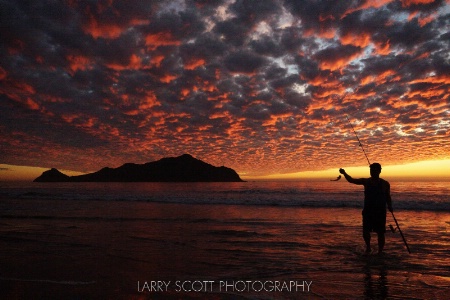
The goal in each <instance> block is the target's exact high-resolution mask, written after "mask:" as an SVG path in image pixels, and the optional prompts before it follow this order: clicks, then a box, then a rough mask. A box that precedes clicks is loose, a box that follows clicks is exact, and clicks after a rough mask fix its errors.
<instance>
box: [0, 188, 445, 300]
mask: <svg viewBox="0 0 450 300" xmlns="http://www.w3.org/2000/svg"><path fill="white" fill-rule="evenodd" d="M246 184H247V183H241V184H239V185H235V186H232V187H230V186H229V187H228V188H227V187H226V185H225V184H196V185H194V186H192V185H189V186H187V185H185V184H172V185H170V184H152V185H149V184H143V183H142V184H120V185H117V184H116V185H114V184H101V185H99V184H97V185H94V184H91V185H88V184H85V185H77V184H65V185H63V184H60V185H55V184H54V185H52V184H40V185H32V184H28V185H22V186H19V185H4V186H3V187H2V191H1V194H0V196H1V197H0V200H1V201H0V207H1V214H0V251H1V253H0V261H1V266H2V268H1V270H0V296H1V298H2V299H211V298H215V299H236V298H241V299H364V298H365V299H386V298H388V299H447V298H448V297H447V296H448V295H447V294H446V293H447V291H448V288H449V287H450V270H449V269H448V266H449V265H450V253H449V252H448V249H449V246H450V236H449V234H448V233H449V229H450V212H449V210H447V211H443V210H442V207H441V206H442V205H445V201H446V200H448V196H447V195H448V194H446V192H447V191H448V188H449V184H448V183H443V184H437V185H434V186H435V189H434V190H433V194H432V195H429V194H425V192H424V191H421V190H420V189H418V188H416V189H409V190H410V193H411V194H412V193H416V195H415V198H414V199H412V200H411V201H413V200H414V201H415V202H417V203H419V204H417V206H416V208H414V207H410V206H407V205H406V204H405V205H403V206H402V205H400V204H399V205H398V206H400V207H403V209H399V210H395V207H396V202H395V197H394V212H395V216H396V218H397V220H398V222H399V224H400V226H401V229H402V231H403V233H404V235H405V238H406V240H407V242H408V244H409V247H410V249H411V252H412V253H411V254H408V252H407V250H406V248H405V245H404V244H403V241H402V239H401V237H400V235H399V233H398V232H396V233H392V232H387V233H386V247H385V254H384V255H383V256H378V255H376V254H372V255H369V256H365V255H363V251H364V247H363V246H364V243H363V240H362V236H361V209H360V208H358V207H357V205H361V202H359V204H358V202H357V199H358V198H359V199H362V198H360V197H361V193H360V191H358V189H354V190H353V189H350V190H348V186H344V185H340V186H339V188H336V186H334V187H333V188H330V189H329V191H328V194H327V195H324V193H325V192H324V190H323V185H324V184H323V183H318V184H294V183H274V184H267V183H266V184H264V183H250V184H247V185H246ZM327 184H328V183H327ZM143 186H145V187H143ZM398 186H402V185H398ZM403 186H404V187H405V189H406V188H407V186H408V184H407V183H404V184H403ZM319 187H320V188H319ZM319 190H320V193H318V192H317V191H319ZM336 190H337V191H338V192H339V193H335V192H336ZM426 190H427V192H428V193H430V192H429V191H430V188H428V189H426ZM76 191H78V193H77V192H76ZM212 192H214V195H215V197H214V199H212V198H211V197H212V196H211V193H212ZM270 192H272V194H271V193H270ZM421 193H422V194H421ZM341 194H343V195H341ZM393 194H395V193H393ZM69 195H71V196H70V197H71V198H70V199H68V198H69ZM163 195H166V196H165V198H162V197H163ZM237 195H239V196H237ZM267 195H269V196H267ZM301 195H308V197H303V198H302V197H301ZM346 195H347V196H346ZM155 197H156V198H158V199H159V200H160V201H155V200H154V198H155ZM208 197H209V198H211V199H210V202H211V203H212V204H208V203H204V202H203V201H204V198H205V199H207V198H208ZM251 197H253V202H252V201H250V200H249V201H247V202H246V199H247V200H248V198H251ZM265 197H268V198H270V199H272V200H271V201H274V200H277V199H289V198H290V197H292V198H295V197H297V198H299V200H298V202H299V205H297V206H295V205H292V203H290V202H289V205H277V203H278V204H280V202H281V200H280V201H277V203H275V202H274V203H272V204H270V203H266V202H265V201H266V198H265ZM341 197H342V198H343V199H341ZM346 197H347V198H348V200H345V199H344V198H346ZM353 197H354V199H353ZM408 197H412V196H411V195H409V196H408ZM255 198H256V199H258V201H256V200H254V199H255ZM329 198H330V199H336V200H335V202H332V201H331V200H330V201H329V200H327V199H329ZM397 198H399V197H397ZM227 199H228V201H229V202H230V203H231V204H226V203H222V202H224V201H225V200H227ZM321 199H325V200H322V201H321ZM430 199H431V200H430ZM267 201H269V200H267ZM401 201H406V200H402V199H399V202H401ZM426 201H429V202H428V203H425V204H427V205H424V204H423V202H426ZM430 201H431V202H430ZM214 202H216V203H214ZM442 202H443V203H444V204H442ZM319 203H321V204H320V205H319ZM324 203H325V204H327V205H324ZM408 203H409V202H408ZM447 203H448V202H447ZM334 204H335V205H334ZM408 205H409V204H408ZM433 205H434V206H433ZM422 207H428V208H431V209H423V208H422ZM444 207H445V206H444ZM433 208H434V209H433ZM387 223H388V224H392V225H394V226H395V223H394V221H393V219H392V217H391V216H389V215H388V218H387ZM372 241H373V248H374V250H375V249H376V235H373V236H372Z"/></svg>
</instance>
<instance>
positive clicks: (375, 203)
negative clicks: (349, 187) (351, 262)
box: [339, 163, 392, 253]
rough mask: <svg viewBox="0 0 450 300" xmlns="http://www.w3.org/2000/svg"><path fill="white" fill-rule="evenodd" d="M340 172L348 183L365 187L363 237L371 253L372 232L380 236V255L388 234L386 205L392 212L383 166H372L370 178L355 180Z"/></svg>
mask: <svg viewBox="0 0 450 300" xmlns="http://www.w3.org/2000/svg"><path fill="white" fill-rule="evenodd" d="M339 172H340V173H341V174H343V175H344V177H345V179H347V181H348V182H350V183H353V184H359V185H363V186H364V209H363V212H362V216H363V237H364V241H365V242H366V253H370V252H371V249H370V232H371V231H374V232H376V233H377V234H378V253H382V252H383V248H384V242H385V239H384V233H385V232H386V205H387V207H388V209H389V211H390V212H392V199H391V192H390V185H389V182H387V181H386V180H384V179H381V178H380V173H381V165H380V164H379V163H373V164H371V165H370V178H360V179H353V178H352V177H351V176H350V175H348V174H347V173H346V172H345V170H344V169H340V170H339Z"/></svg>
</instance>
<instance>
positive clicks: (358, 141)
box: [345, 115, 370, 166]
mask: <svg viewBox="0 0 450 300" xmlns="http://www.w3.org/2000/svg"><path fill="white" fill-rule="evenodd" d="M345 117H346V118H347V121H348V123H349V124H350V126H351V127H352V130H353V133H354V134H355V136H356V139H357V140H358V143H359V146H360V147H361V149H362V151H363V153H364V156H365V157H366V159H367V162H368V163H369V166H370V161H369V157H367V154H366V151H365V150H364V147H363V145H362V144H361V141H360V140H359V137H358V135H357V134H356V131H355V128H353V125H352V122H350V119H349V118H348V116H347V115H346V116H345Z"/></svg>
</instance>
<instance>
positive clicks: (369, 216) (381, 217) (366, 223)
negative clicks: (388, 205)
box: [362, 210, 386, 233]
mask: <svg viewBox="0 0 450 300" xmlns="http://www.w3.org/2000/svg"><path fill="white" fill-rule="evenodd" d="M362 217H363V231H366V232H367V231H368V232H371V231H373V232H376V233H385V232H386V210H378V211H375V210H363V212H362Z"/></svg>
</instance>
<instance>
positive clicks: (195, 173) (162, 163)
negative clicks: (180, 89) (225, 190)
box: [34, 154, 243, 182]
mask: <svg viewBox="0 0 450 300" xmlns="http://www.w3.org/2000/svg"><path fill="white" fill-rule="evenodd" d="M242 181H243V180H242V179H241V178H240V177H239V175H238V174H237V173H236V171H234V170H233V169H230V168H227V167H223V166H222V167H215V166H213V165H210V164H208V163H205V162H203V161H201V160H199V159H196V158H194V157H192V156H191V155H189V154H184V155H181V156H178V157H167V158H163V159H160V160H158V161H154V162H149V163H146V164H133V163H126V164H124V165H122V166H120V167H118V168H103V169H101V170H99V171H97V172H94V173H89V174H84V175H78V176H67V175H65V174H63V173H61V172H60V171H58V170H57V169H51V170H48V171H45V172H43V173H42V175H41V176H39V177H38V178H36V179H35V180H34V182H242Z"/></svg>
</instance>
